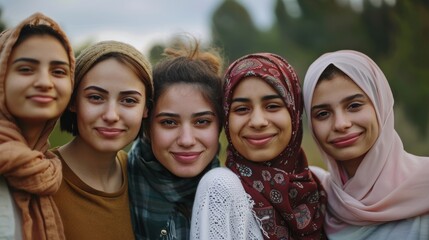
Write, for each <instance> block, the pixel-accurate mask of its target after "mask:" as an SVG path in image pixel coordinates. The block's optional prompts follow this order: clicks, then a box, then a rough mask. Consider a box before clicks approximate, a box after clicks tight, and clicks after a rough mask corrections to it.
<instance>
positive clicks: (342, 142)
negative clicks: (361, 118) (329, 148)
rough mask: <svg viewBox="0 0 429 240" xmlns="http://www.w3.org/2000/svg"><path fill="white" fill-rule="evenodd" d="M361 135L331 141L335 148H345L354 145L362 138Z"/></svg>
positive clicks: (355, 134) (352, 134)
mask: <svg viewBox="0 0 429 240" xmlns="http://www.w3.org/2000/svg"><path fill="white" fill-rule="evenodd" d="M360 135H361V133H351V134H348V135H346V136H343V137H339V138H335V139H333V140H331V141H330V143H331V144H333V145H334V146H335V147H338V148H344V147H349V146H351V145H353V144H354V143H355V142H356V141H357V140H358V139H359V137H360Z"/></svg>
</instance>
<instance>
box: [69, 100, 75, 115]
mask: <svg viewBox="0 0 429 240" xmlns="http://www.w3.org/2000/svg"><path fill="white" fill-rule="evenodd" d="M69 110H70V112H74V113H75V112H76V104H75V103H74V101H73V102H70V105H69Z"/></svg>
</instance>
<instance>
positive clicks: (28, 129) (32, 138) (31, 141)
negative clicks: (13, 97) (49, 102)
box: [18, 122, 46, 149]
mask: <svg viewBox="0 0 429 240" xmlns="http://www.w3.org/2000/svg"><path fill="white" fill-rule="evenodd" d="M45 126H46V122H43V123H34V124H24V123H21V122H18V127H19V128H20V129H21V132H22V135H23V136H24V138H25V140H26V141H27V144H28V146H29V147H30V148H31V149H34V148H35V146H36V143H37V141H38V140H39V138H40V136H41V134H42V131H43V129H44V128H45Z"/></svg>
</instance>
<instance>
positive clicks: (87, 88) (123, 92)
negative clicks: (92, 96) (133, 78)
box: [83, 86, 143, 96]
mask: <svg viewBox="0 0 429 240" xmlns="http://www.w3.org/2000/svg"><path fill="white" fill-rule="evenodd" d="M83 90H84V91H88V90H95V91H98V92H102V93H106V94H108V93H109V91H107V90H106V89H103V88H101V87H97V86H88V87H86V88H84V89H83ZM120 94H121V95H131V94H137V95H140V96H143V95H142V94H141V93H140V92H139V91H134V90H128V91H121V92H120Z"/></svg>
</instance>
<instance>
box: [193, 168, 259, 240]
mask: <svg viewBox="0 0 429 240" xmlns="http://www.w3.org/2000/svg"><path fill="white" fill-rule="evenodd" d="M252 206H253V201H252V200H251V198H250V196H249V195H248V194H247V193H246V192H245V190H244V188H243V185H242V184H241V181H240V179H239V178H238V177H237V175H235V174H234V173H233V172H232V171H231V170H229V169H228V168H223V167H222V168H215V169H212V170H210V171H209V172H208V173H206V174H205V175H204V177H203V178H202V179H201V181H200V183H199V185H198V189H197V193H196V196H195V201H194V207H193V210H192V223H191V236H190V239H203V240H210V239H217V240H222V239H234V240H235V239H243V240H249V239H263V237H262V230H261V229H262V228H261V227H260V224H258V221H257V220H256V217H255V216H254V212H253V208H252Z"/></svg>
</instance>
